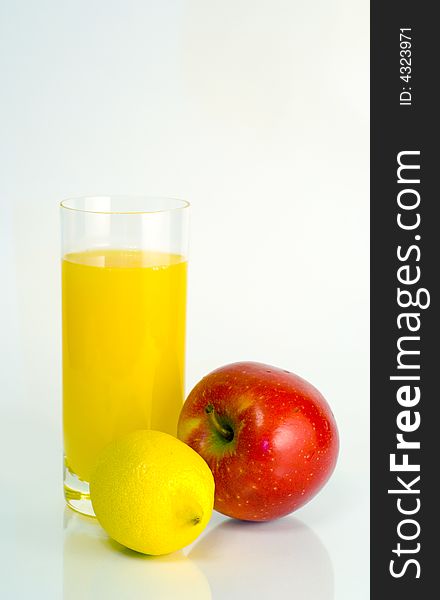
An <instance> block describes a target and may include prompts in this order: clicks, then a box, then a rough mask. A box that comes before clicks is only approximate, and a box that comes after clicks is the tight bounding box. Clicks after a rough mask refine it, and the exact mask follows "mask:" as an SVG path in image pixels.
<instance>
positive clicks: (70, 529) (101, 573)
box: [63, 508, 211, 600]
mask: <svg viewBox="0 0 440 600" xmlns="http://www.w3.org/2000/svg"><path fill="white" fill-rule="evenodd" d="M97 598H106V600H113V599H114V600H116V599H117V600H132V599H133V600H138V599H139V600H140V599H142V598H146V599H151V600H153V599H154V600H172V599H175V598H179V600H180V599H182V600H211V590H210V586H209V583H208V580H207V579H206V577H205V575H204V574H203V572H202V571H201V570H200V569H199V568H198V567H197V566H196V565H195V564H194V562H193V561H191V560H190V559H189V558H188V557H187V556H185V555H184V554H183V553H182V552H175V553H174V554H170V555H167V556H159V557H153V556H145V555H142V554H138V553H136V552H133V551H131V550H128V549H126V548H124V547H122V546H120V545H119V544H117V543H116V542H113V541H111V540H110V539H109V538H108V537H107V535H106V534H105V532H104V531H103V530H102V528H101V527H100V525H99V523H98V522H97V521H96V520H95V519H91V518H88V517H83V516H82V515H80V514H78V513H75V512H73V511H72V510H70V509H68V508H66V509H65V512H64V555H63V600H79V599H81V600H96V599H97Z"/></svg>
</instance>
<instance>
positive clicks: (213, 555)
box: [188, 517, 334, 600]
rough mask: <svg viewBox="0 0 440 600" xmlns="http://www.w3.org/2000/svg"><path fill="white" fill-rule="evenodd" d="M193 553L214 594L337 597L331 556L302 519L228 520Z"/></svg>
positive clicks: (320, 599)
mask: <svg viewBox="0 0 440 600" xmlns="http://www.w3.org/2000/svg"><path fill="white" fill-rule="evenodd" d="M188 556H189V558H191V560H193V561H194V562H195V563H197V564H198V566H199V567H200V568H201V569H203V571H204V573H205V574H206V576H207V577H208V579H209V583H210V586H211V590H212V595H213V597H214V598H219V597H221V598H228V600H232V599H234V598H237V599H240V600H243V597H245V596H246V589H248V590H249V592H250V593H251V594H252V597H253V598H276V600H279V599H282V598H289V599H291V598H295V600H333V599H334V577H333V566H332V563H331V560H330V556H329V554H328V552H327V550H326V548H325V547H324V545H323V544H322V542H321V540H320V539H319V538H318V536H317V535H316V534H315V533H314V532H313V531H312V530H311V529H310V528H309V527H307V526H306V525H305V524H304V523H302V522H301V521H300V520H299V519H296V518H293V517H288V518H284V519H280V520H277V521H273V522H271V523H245V522H240V521H233V520H227V521H224V522H222V523H220V525H218V526H217V527H215V528H214V529H212V530H211V531H209V532H208V533H207V534H206V535H205V536H204V537H203V538H202V539H200V540H199V541H198V542H196V543H195V544H194V545H193V547H192V548H191V550H190V552H189V554H188Z"/></svg>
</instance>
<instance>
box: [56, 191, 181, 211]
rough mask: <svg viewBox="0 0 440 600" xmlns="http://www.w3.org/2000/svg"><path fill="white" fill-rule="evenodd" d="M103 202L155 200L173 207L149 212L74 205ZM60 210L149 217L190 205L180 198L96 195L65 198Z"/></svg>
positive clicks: (60, 204)
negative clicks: (89, 201)
mask: <svg viewBox="0 0 440 600" xmlns="http://www.w3.org/2000/svg"><path fill="white" fill-rule="evenodd" d="M100 199H101V200H103V199H106V200H108V199H110V200H111V199H115V200H123V199H126V200H128V201H143V200H144V201H148V200H156V201H159V202H160V201H168V202H173V203H175V206H170V207H167V208H158V209H150V210H147V209H146V210H91V209H88V208H79V207H77V206H75V205H74V204H75V203H76V202H78V201H79V200H82V201H85V200H100ZM59 206H60V208H62V209H64V210H71V211H73V212H78V213H89V214H94V215H149V214H157V213H167V212H173V211H177V210H185V209H186V208H189V207H190V206H191V205H190V203H189V202H188V201H187V200H182V199H181V198H173V197H171V196H142V195H129V194H127V195H124V194H111V195H98V196H72V197H69V198H65V199H64V200H61V202H60V203H59Z"/></svg>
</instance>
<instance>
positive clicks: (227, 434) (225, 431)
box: [205, 404, 234, 442]
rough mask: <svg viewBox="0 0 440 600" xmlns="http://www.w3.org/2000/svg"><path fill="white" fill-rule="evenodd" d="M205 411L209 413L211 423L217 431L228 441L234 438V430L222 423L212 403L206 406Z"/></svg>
mask: <svg viewBox="0 0 440 600" xmlns="http://www.w3.org/2000/svg"><path fill="white" fill-rule="evenodd" d="M205 413H206V414H207V415H208V418H209V421H210V422H211V425H212V426H213V428H214V429H215V430H216V431H217V433H219V434H220V435H221V436H222V437H223V438H225V440H227V441H228V442H230V441H232V440H233V439H234V432H233V431H232V429H231V428H230V427H228V426H226V427H225V426H224V425H222V424H221V423H220V421H219V420H218V418H217V415H216V414H215V410H214V407H213V405H212V404H208V406H207V407H206V408H205Z"/></svg>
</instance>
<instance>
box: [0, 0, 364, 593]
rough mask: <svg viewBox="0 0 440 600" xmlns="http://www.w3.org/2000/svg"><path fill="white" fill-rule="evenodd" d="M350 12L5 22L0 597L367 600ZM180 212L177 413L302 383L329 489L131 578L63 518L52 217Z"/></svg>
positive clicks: (337, 2)
mask: <svg viewBox="0 0 440 600" xmlns="http://www.w3.org/2000/svg"><path fill="white" fill-rule="evenodd" d="M368 13H369V6H368V2H367V1H366V0H332V1H328V0H316V1H314V2H303V1H299V0H258V1H257V0H223V1H222V2H220V1H211V0H173V1H170V0H164V1H161V2H153V1H147V0H143V1H140V0H139V1H132V0H129V1H124V2H122V1H116V0H107V1H104V0H102V1H97V0H96V1H90V0H87V1H85V0H76V1H61V2H60V1H59V0H58V1H56V0H38V1H37V0H35V1H31V0H28V1H20V0H16V1H12V0H2V1H1V2H0V69H1V76H0V77H1V78H0V88H1V89H0V102H1V114H0V131H1V138H0V165H1V179H0V204H1V210H0V226H1V229H0V268H1V277H0V282H1V283H0V286H1V294H0V315H1V317H0V318H1V356H0V381H1V391H0V393H1V420H0V428H1V431H0V445H1V448H0V461H1V478H0V486H1V489H0V519H1V535H0V555H1V558H0V571H1V574H0V595H1V596H2V597H5V598H14V599H15V598H20V599H21V598H26V599H28V598H32V599H39V598H44V599H52V598H55V599H58V598H61V599H63V600H70V599H71V598H74V597H75V598H81V599H82V598H86V599H87V598H90V599H94V600H95V599H97V600H100V599H101V598H106V599H107V598H110V599H112V598H118V599H132V598H133V599H138V598H142V597H148V598H152V599H153V600H156V599H160V600H161V599H165V598H167V599H168V598H170V599H175V598H176V599H179V598H191V599H192V600H194V599H195V600H198V599H201V600H209V599H210V598H214V599H223V598H228V599H229V598H250V597H252V598H256V599H259V598H267V597H268V596H270V597H271V598H291V597H295V598H296V599H297V600H303V599H304V600H324V599H325V600H330V599H336V600H353V599H356V600H363V599H366V598H367V597H368V591H369V590H368V577H369V572H368V555H369V548H368V543H369V538H368V530H369V523H368V476H369V473H368V352H369V348H368V293H369V291H368V178H369V174H368V155H369V147H368V143H369V142H368V127H369V122H368V94H369V88H368V34H369V22H368V20H369V14H368ZM112 193H113V194H149V195H165V196H177V197H183V198H186V199H188V200H190V202H191V204H192V228H191V270H190V282H189V290H190V291H189V323H188V361H187V382H188V390H189V389H190V388H191V387H192V386H193V385H194V384H195V383H196V381H198V380H199V379H200V378H201V377H202V376H203V375H204V374H206V373H207V372H209V371H210V370H212V369H213V368H215V367H218V366H220V365H222V364H225V363H228V362H232V361H235V360H259V361H263V362H267V363H271V364H274V365H277V366H281V367H284V368H287V369H290V370H293V371H295V372H296V373H298V374H300V375H302V376H303V377H305V378H306V379H308V380H310V381H311V382H312V383H313V384H314V385H315V386H316V387H318V388H319V389H320V390H321V391H322V393H323V394H324V395H325V396H326V397H327V399H328V401H329V402H330V404H331V406H332V408H333V410H334V413H335V415H336V418H337V421H338V424H339V427H340V433H341V453H340V459H339V463H338V466H337V470H336V472H335V474H334V476H333V478H332V479H331V481H330V482H329V484H328V485H327V486H326V488H325V489H324V490H323V491H322V492H321V493H320V494H319V496H318V497H316V498H315V499H314V500H313V501H312V502H311V503H310V504H309V505H307V506H306V507H304V508H303V509H301V510H299V511H298V512H297V513H296V514H295V516H291V517H287V518H285V519H282V520H279V521H277V522H274V523H269V524H266V525H254V526H253V525H251V526H249V525H246V524H240V523H234V522H232V521H229V520H226V519H223V518H222V517H220V516H219V515H216V516H215V517H214V518H213V520H212V522H211V524H210V526H209V529H208V531H207V533H206V534H204V536H203V537H202V538H200V539H199V540H198V541H197V542H196V543H195V544H193V546H191V547H190V548H187V549H185V550H184V551H183V553H180V554H176V555H173V556H172V557H164V558H163V559H151V558H148V557H147V558H145V559H143V558H141V557H140V556H135V555H134V554H133V553H129V552H127V553H124V552H121V551H119V550H117V549H116V547H114V546H112V545H111V544H110V543H109V542H108V541H107V539H106V537H105V535H104V534H103V533H102V532H101V530H100V529H99V527H98V526H97V525H96V524H95V523H94V522H93V521H89V520H87V519H82V518H81V517H80V516H78V515H76V514H74V513H71V512H70V511H67V510H65V509H64V504H63V498H62V481H61V426H60V423H61V401H60V293H59V214H58V201H59V200H61V199H62V198H64V197H66V196H71V195H87V194H89V195H90V194H112Z"/></svg>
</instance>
